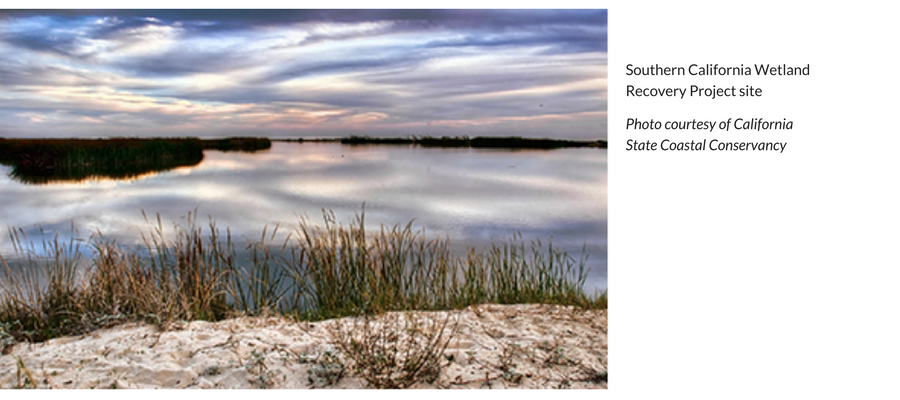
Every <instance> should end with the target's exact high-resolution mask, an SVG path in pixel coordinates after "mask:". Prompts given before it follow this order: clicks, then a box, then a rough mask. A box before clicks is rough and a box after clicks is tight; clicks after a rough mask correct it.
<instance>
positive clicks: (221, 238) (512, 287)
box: [0, 213, 606, 348]
mask: <svg viewBox="0 0 900 400" xmlns="http://www.w3.org/2000/svg"><path fill="white" fill-rule="evenodd" d="M195 220H196V216H194V218H191V215H188V218H187V221H188V223H187V226H176V227H175V230H174V231H173V232H170V233H165V234H164V229H163V226H162V223H161V221H160V220H159V217H157V218H156V220H155V221H153V222H149V220H148V223H150V226H151V229H150V230H149V232H147V233H146V234H145V235H144V238H145V239H144V242H145V243H144V246H143V248H137V249H128V248H125V247H122V246H120V245H118V244H116V242H115V241H112V240H107V239H105V238H104V237H103V236H102V235H101V234H100V233H99V232H97V233H96V234H95V235H92V236H91V238H90V239H89V240H87V241H84V240H82V239H74V238H73V239H71V240H68V241H61V240H58V239H52V240H43V241H42V243H39V244H38V245H37V246H35V245H34V244H33V243H32V242H29V241H28V240H27V239H26V238H25V237H24V233H22V231H21V230H19V231H16V230H14V229H13V230H11V239H12V242H13V244H14V246H15V247H16V258H17V259H18V260H19V261H18V263H19V264H17V265H12V264H11V263H10V264H8V263H7V261H4V260H3V258H2V257H0V339H2V337H4V336H5V337H6V341H7V344H9V343H12V342H14V341H21V340H27V341H42V340H46V339H50V338H53V337H57V336H61V335H69V334H80V333H85V332H88V331H91V330H93V329H98V328H101V327H106V326H110V325H114V324H116V323H120V322H125V321H135V320H143V321H148V322H152V323H156V324H160V325H163V326H164V325H166V324H168V323H169V322H173V321H179V320H189V321H190V320H198V319H200V320H210V321H215V320H220V319H224V318H229V317H233V316H238V315H266V314H271V313H278V314H281V315H285V316H289V317H294V318H299V319H306V320H318V319H324V318H334V317H342V316H348V315H360V314H372V313H381V312H385V311H394V310H448V309H461V308H465V307H467V306H470V305H475V304H482V303H503V304H519V303H551V304H565V305H575V306H578V307H583V308H606V293H605V292H603V293H596V294H594V295H589V294H586V293H585V292H584V289H583V285H584V283H585V279H586V278H587V272H588V271H587V269H586V267H585V260H586V259H585V257H582V258H581V259H580V260H578V259H574V258H572V257H571V256H569V255H568V254H566V253H565V252H561V251H559V250H558V249H557V248H555V247H554V246H553V245H552V244H551V243H541V242H540V241H534V242H530V243H525V242H523V241H522V240H521V238H519V237H514V238H512V239H511V240H509V241H506V242H501V243H494V244H491V245H489V246H488V247H487V248H486V249H483V250H482V249H477V248H470V249H468V251H466V252H464V253H461V254H460V253H455V252H451V251H450V248H451V245H450V242H449V241H448V240H447V239H445V238H434V239H429V238H426V237H425V234H424V231H417V230H414V229H413V228H412V225H411V223H410V224H407V225H395V226H381V227H380V228H379V229H376V230H373V231H368V230H367V229H366V226H365V223H364V216H363V215H360V216H358V217H357V218H356V220H355V221H354V222H352V223H351V224H350V225H349V226H346V225H342V224H340V223H338V222H336V220H335V217H334V214H333V213H326V214H325V224H324V226H321V227H317V226H312V225H310V224H308V223H307V222H306V220H301V222H300V223H299V225H298V226H297V228H296V230H295V231H294V232H292V233H291V235H289V236H288V238H287V239H285V241H284V242H283V243H272V241H273V240H274V239H273V238H274V237H275V232H274V231H269V232H267V231H266V230H265V229H264V230H263V233H262V235H261V239H260V241H258V242H249V243H247V244H246V246H244V245H236V244H234V243H233V242H232V238H231V234H230V231H228V230H226V231H225V232H224V233H223V232H222V231H220V230H219V229H217V228H216V227H215V226H214V224H213V223H210V225H209V229H208V230H206V231H205V230H204V229H203V228H202V227H200V226H197V225H195V223H196V221H195ZM276 230H277V229H276ZM238 247H240V248H242V249H246V251H245V252H243V253H238V251H237V249H238ZM22 263H24V265H22ZM2 347H3V346H0V348H2Z"/></svg>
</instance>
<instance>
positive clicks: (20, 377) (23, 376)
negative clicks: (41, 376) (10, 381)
mask: <svg viewBox="0 0 900 400" xmlns="http://www.w3.org/2000/svg"><path fill="white" fill-rule="evenodd" d="M16 389H37V381H35V380H34V376H33V375H31V371H30V370H28V367H26V366H25V362H24V361H22V357H16Z"/></svg>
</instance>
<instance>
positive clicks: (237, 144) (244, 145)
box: [203, 137, 272, 152]
mask: <svg viewBox="0 0 900 400" xmlns="http://www.w3.org/2000/svg"><path fill="white" fill-rule="evenodd" d="M271 147H272V141H271V140H269V139H268V138H256V137H232V138H225V139H205V140H203V149H204V150H219V151H244V152H253V151H259V150H267V149H270V148H271Z"/></svg>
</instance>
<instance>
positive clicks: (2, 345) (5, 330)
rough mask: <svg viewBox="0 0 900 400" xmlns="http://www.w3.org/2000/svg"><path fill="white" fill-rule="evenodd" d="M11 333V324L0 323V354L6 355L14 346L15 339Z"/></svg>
mask: <svg viewBox="0 0 900 400" xmlns="http://www.w3.org/2000/svg"><path fill="white" fill-rule="evenodd" d="M12 332H13V327H12V323H10V322H0V354H6V352H7V350H8V349H12V346H13V345H14V344H16V337H15V336H13V334H12Z"/></svg>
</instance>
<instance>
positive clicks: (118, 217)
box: [0, 143, 607, 287]
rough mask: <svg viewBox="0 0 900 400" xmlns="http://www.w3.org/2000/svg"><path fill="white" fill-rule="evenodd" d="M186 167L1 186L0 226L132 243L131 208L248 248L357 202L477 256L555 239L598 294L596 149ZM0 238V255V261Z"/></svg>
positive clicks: (601, 200)
mask: <svg viewBox="0 0 900 400" xmlns="http://www.w3.org/2000/svg"><path fill="white" fill-rule="evenodd" d="M205 153H206V154H205V157H204V160H203V161H202V162H201V163H200V164H199V165H198V166H196V167H195V168H190V169H180V170H176V171H167V172H163V173H159V174H157V175H153V176H149V177H145V178H142V179H137V180H129V181H110V180H101V181H88V182H82V183H77V184H67V183H64V184H53V185H43V186H32V185H25V184H21V183H18V182H15V181H12V180H11V178H9V177H8V176H7V174H6V173H8V170H7V169H4V170H3V172H4V173H3V174H2V175H3V176H2V177H0V188H2V190H0V202H2V203H3V204H4V207H3V209H2V214H0V216H2V220H3V222H4V223H5V224H6V225H8V226H15V227H21V228H23V229H24V230H25V231H26V232H27V233H29V236H31V237H32V239H34V238H35V237H37V232H38V226H40V227H43V228H44V230H45V231H47V232H53V231H58V232H59V234H60V235H61V237H63V238H64V237H65V235H67V234H69V232H70V226H71V224H72V222H74V223H75V226H76V227H77V228H78V229H79V230H80V232H81V236H86V235H88V234H90V233H91V232H95V231H97V230H100V231H102V232H103V235H104V236H105V237H108V238H115V239H117V240H118V241H119V242H120V243H123V244H127V243H136V242H137V241H139V240H140V232H141V230H144V229H145V228H147V225H146V223H145V222H144V220H143V217H142V215H141V210H144V211H146V212H147V214H148V215H151V216H153V215H154V214H156V213H159V214H160V217H161V219H162V220H163V222H164V226H165V227H168V226H170V222H172V221H176V222H181V223H183V222H184V217H185V216H186V215H187V213H188V212H191V211H193V210H195V209H196V210H198V213H199V215H201V216H204V217H203V218H201V219H200V220H199V222H200V223H201V224H204V223H206V222H207V220H206V218H205V216H206V215H210V216H212V217H213V218H215V221H216V225H217V226H218V227H220V228H225V227H229V228H230V229H231V232H232V234H233V235H234V236H235V237H238V238H240V237H242V236H245V237H247V238H250V239H252V240H257V239H258V237H259V234H260V232H261V231H262V229H263V227H264V226H269V227H270V228H271V227H272V226H274V225H276V224H282V225H287V227H288V228H289V227H290V225H292V224H293V223H294V222H296V221H297V218H298V216H302V215H307V216H309V217H310V219H311V220H312V221H313V222H317V221H319V220H321V218H320V217H321V210H322V209H332V210H334V212H335V214H336V215H337V217H338V220H339V221H341V222H344V223H347V222H349V221H350V220H351V219H352V217H353V215H354V214H355V213H358V212H359V211H360V210H361V207H362V204H363V203H365V211H366V221H367V224H369V225H370V226H377V225H378V224H386V225H394V224H398V223H403V224H405V223H406V222H408V221H410V220H412V219H415V223H414V225H415V226H417V227H424V228H426V229H427V232H428V234H429V236H431V237H434V235H440V236H445V235H446V236H449V237H450V238H451V239H452V241H453V242H456V243H459V244H460V245H467V246H472V245H474V246H481V245H484V244H486V242H488V241H490V240H502V239H506V238H509V237H511V235H512V234H513V233H514V232H521V233H522V235H523V237H524V239H526V240H531V239H538V238H540V239H542V240H544V241H546V240H547V239H549V238H550V237H552V238H553V243H554V245H557V246H560V247H561V248H563V249H565V250H567V251H570V252H571V253H572V254H575V255H578V254H580V253H581V249H582V246H583V245H585V246H586V248H587V252H588V254H589V265H590V266H591V268H592V272H591V278H590V282H589V285H590V286H591V287H606V276H607V273H606V270H607V268H606V249H607V247H606V246H607V243H606V226H607V225H606V215H607V209H606V165H607V153H606V151H605V150H597V149H560V150H552V151H504V150H481V149H437V148H419V147H405V146H396V147H395V146H359V147H353V146H343V145H339V144H333V143H330V144H316V143H304V144H294V143H273V146H272V149H271V150H268V151H262V152H257V153H223V152H218V151H207V152H205ZM10 251H11V248H10V244H9V242H8V240H7V238H6V237H4V238H3V240H2V241H0V252H2V253H3V254H9V252H10Z"/></svg>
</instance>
